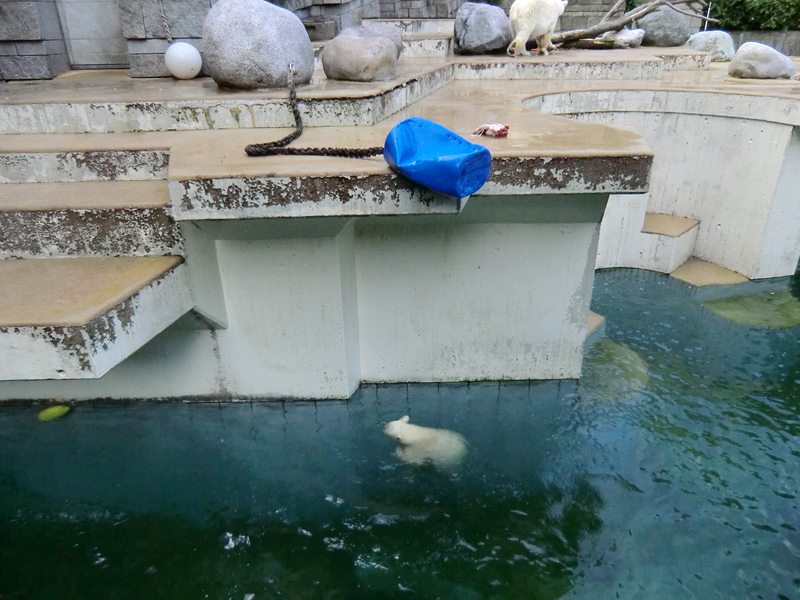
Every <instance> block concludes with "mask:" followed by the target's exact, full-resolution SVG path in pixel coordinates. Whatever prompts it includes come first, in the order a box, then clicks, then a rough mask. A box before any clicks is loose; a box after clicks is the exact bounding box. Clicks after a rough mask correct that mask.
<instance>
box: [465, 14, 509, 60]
mask: <svg viewBox="0 0 800 600" xmlns="http://www.w3.org/2000/svg"><path fill="white" fill-rule="evenodd" d="M454 28H455V39H454V41H455V44H454V51H455V52H456V53H458V54H483V53H486V52H492V51H494V50H501V49H502V50H505V49H506V47H508V45H509V44H510V43H511V40H512V39H514V36H513V35H512V34H511V21H509V19H508V16H507V15H506V13H505V11H504V10H503V9H502V8H500V7H499V6H492V5H491V4H478V3H477V2H465V3H464V4H462V5H461V7H460V8H459V9H458V12H456V21H455V26H454Z"/></svg>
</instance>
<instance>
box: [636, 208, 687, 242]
mask: <svg viewBox="0 0 800 600" xmlns="http://www.w3.org/2000/svg"><path fill="white" fill-rule="evenodd" d="M698 223H700V221H698V220H697V219H690V218H688V217H678V216H675V215H665V214H661V213H647V214H646V215H645V216H644V225H643V226H642V233H654V234H657V235H664V236H667V237H675V238H676V237H680V236H682V235H683V234H685V233H687V232H688V231H690V230H691V229H693V228H694V227H697V225H698Z"/></svg>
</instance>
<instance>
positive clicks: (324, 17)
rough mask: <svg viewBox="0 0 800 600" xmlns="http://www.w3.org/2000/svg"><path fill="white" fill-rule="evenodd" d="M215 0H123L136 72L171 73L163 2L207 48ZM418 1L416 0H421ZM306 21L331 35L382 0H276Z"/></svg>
mask: <svg viewBox="0 0 800 600" xmlns="http://www.w3.org/2000/svg"><path fill="white" fill-rule="evenodd" d="M215 1H216V0H162V2H161V4H159V1H158V0H119V7H120V18H121V21H122V33H123V35H124V36H125V38H126V39H127V41H128V54H129V56H130V71H131V76H132V77H167V76H169V72H168V71H167V67H166V65H165V64H164V52H165V51H166V49H167V46H168V45H169V44H168V42H167V30H166V27H165V26H164V17H163V16H162V13H161V6H162V5H163V7H164V15H165V16H166V21H167V24H168V25H169V31H170V33H171V34H172V37H173V39H174V40H176V41H184V42H188V43H190V44H192V45H193V46H195V47H196V48H197V49H198V50H199V51H200V53H201V54H202V52H203V39H202V38H203V23H204V22H205V19H206V15H207V14H208V11H209V10H210V8H211V6H212V5H213V4H214V2H215ZM417 1H418V0H417ZM274 4H277V5H278V6H282V7H284V8H286V9H288V10H291V11H292V12H294V13H295V14H296V15H297V16H298V17H299V18H300V19H301V20H302V21H303V23H304V24H305V25H306V28H307V30H308V32H309V37H311V39H312V40H314V39H330V38H332V37H333V36H334V35H336V34H337V33H338V32H339V31H341V30H342V29H344V28H345V27H350V26H353V25H360V24H361V19H368V18H374V17H379V16H380V5H379V4H378V0H322V2H321V3H320V0H316V2H315V0H275V2H274Z"/></svg>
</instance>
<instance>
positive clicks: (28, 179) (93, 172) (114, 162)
mask: <svg viewBox="0 0 800 600" xmlns="http://www.w3.org/2000/svg"><path fill="white" fill-rule="evenodd" d="M167 158H168V154H167V152H165V151H162V150H101V151H68V152H13V153H0V183H37V182H56V181H62V182H68V181H118V180H126V181H135V180H140V181H141V180H147V179H166V177H167Z"/></svg>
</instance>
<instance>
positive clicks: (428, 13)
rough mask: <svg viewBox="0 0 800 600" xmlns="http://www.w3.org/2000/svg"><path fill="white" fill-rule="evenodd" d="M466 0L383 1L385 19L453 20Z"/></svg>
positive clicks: (382, 8)
mask: <svg viewBox="0 0 800 600" xmlns="http://www.w3.org/2000/svg"><path fill="white" fill-rule="evenodd" d="M465 1H466V0H381V1H380V16H381V18H383V19H429V18H433V19H452V18H453V17H455V14H456V11H457V10H458V9H459V7H460V6H461V5H462V4H464V2H465Z"/></svg>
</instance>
